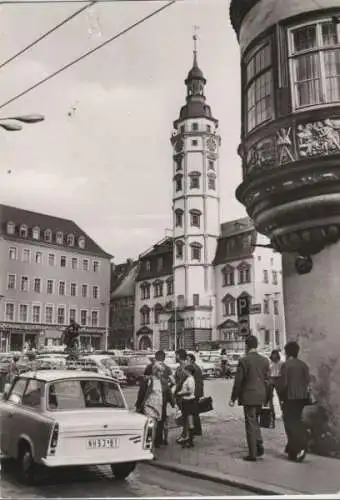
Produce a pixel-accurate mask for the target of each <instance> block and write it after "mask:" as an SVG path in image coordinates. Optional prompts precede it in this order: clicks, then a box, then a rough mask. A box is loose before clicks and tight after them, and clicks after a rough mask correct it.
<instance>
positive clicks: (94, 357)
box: [77, 354, 127, 385]
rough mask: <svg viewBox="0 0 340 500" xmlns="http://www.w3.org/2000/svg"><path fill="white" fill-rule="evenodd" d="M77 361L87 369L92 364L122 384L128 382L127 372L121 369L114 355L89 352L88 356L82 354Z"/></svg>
mask: <svg viewBox="0 0 340 500" xmlns="http://www.w3.org/2000/svg"><path fill="white" fill-rule="evenodd" d="M77 362H78V363H80V364H82V365H83V366H84V367H85V368H86V369H90V368H91V365H92V366H93V367H94V368H97V370H96V371H97V372H98V373H102V374H103V375H108V376H109V377H113V378H115V379H117V380H118V382H119V383H120V385H123V384H126V382H127V379H126V375H125V373H124V372H123V371H122V370H121V369H120V367H119V365H118V364H117V363H116V361H115V360H114V359H113V357H112V356H107V355H103V354H102V355H101V354H88V355H86V356H80V357H79V358H78V361H77ZM93 371H95V370H93Z"/></svg>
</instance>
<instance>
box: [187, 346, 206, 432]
mask: <svg viewBox="0 0 340 500" xmlns="http://www.w3.org/2000/svg"><path fill="white" fill-rule="evenodd" d="M188 362H189V364H190V365H192V366H193V367H194V369H195V372H194V379H195V398H196V403H198V401H199V399H200V398H203V396H204V380H203V373H202V370H201V368H200V367H199V366H198V364H197V363H196V357H195V355H194V354H188ZM194 434H195V436H202V424H201V419H200V416H199V414H198V413H197V414H196V415H194Z"/></svg>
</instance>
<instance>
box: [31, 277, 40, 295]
mask: <svg viewBox="0 0 340 500" xmlns="http://www.w3.org/2000/svg"><path fill="white" fill-rule="evenodd" d="M33 290H34V292H35V293H41V279H40V278H34V282H33Z"/></svg>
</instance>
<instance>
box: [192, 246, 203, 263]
mask: <svg viewBox="0 0 340 500" xmlns="http://www.w3.org/2000/svg"><path fill="white" fill-rule="evenodd" d="M190 247H191V260H198V261H200V260H201V253H202V245H201V244H200V243H196V242H194V243H191V245H190Z"/></svg>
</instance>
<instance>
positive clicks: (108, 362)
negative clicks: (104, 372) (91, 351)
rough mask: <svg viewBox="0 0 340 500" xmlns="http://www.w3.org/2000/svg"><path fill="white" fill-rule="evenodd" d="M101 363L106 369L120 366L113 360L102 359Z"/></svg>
mask: <svg viewBox="0 0 340 500" xmlns="http://www.w3.org/2000/svg"><path fill="white" fill-rule="evenodd" d="M101 363H102V365H104V366H105V368H117V366H118V365H117V363H116V362H115V360H114V359H112V358H103V359H101Z"/></svg>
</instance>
